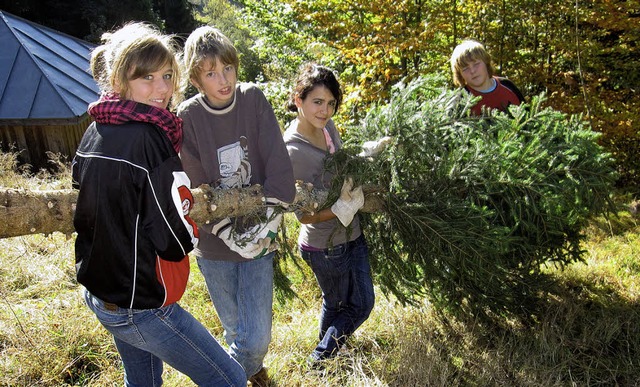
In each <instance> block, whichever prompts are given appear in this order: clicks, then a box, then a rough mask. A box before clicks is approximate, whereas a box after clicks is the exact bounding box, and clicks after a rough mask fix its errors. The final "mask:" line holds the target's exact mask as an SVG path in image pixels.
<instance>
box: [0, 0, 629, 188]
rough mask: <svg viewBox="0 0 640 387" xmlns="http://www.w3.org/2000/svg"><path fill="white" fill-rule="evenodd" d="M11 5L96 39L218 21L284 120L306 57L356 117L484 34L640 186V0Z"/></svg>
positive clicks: (185, 29)
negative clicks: (142, 27)
mask: <svg viewBox="0 0 640 387" xmlns="http://www.w3.org/2000/svg"><path fill="white" fill-rule="evenodd" d="M0 8H2V9H4V10H6V11H8V12H11V13H14V14H16V15H18V16H23V17H25V18H27V19H29V20H31V21H34V22H37V23H40V24H43V25H47V26H50V27H52V28H54V29H57V30H59V31H62V32H66V33H68V34H70V35H72V36H76V37H79V38H82V39H85V40H88V41H90V42H93V43H98V42H99V37H100V35H101V34H102V33H103V32H104V31H107V30H110V29H113V28H114V27H117V26H119V25H121V24H122V23H123V22H125V21H129V20H146V21H150V22H152V23H155V24H157V25H159V26H160V27H161V28H163V29H164V30H165V31H166V32H169V33H175V34H177V35H178V36H180V37H182V38H185V37H186V36H187V35H188V34H189V33H190V32H191V31H192V30H193V29H194V28H195V27H196V26H197V25H200V24H211V25H214V26H216V27H218V28H220V29H221V30H222V31H223V32H224V33H225V34H226V35H227V36H229V37H230V38H231V39H232V40H233V41H234V43H235V45H236V47H237V48H238V50H239V51H240V54H241V68H240V72H241V73H240V79H241V80H243V81H253V82H259V83H264V85H263V86H264V89H265V92H266V94H267V95H268V97H269V99H270V100H271V102H272V104H273V105H274V109H275V110H276V112H277V114H278V117H279V119H280V120H281V124H282V125H283V126H284V124H285V123H286V121H287V120H288V118H287V116H286V112H285V110H284V107H283V105H284V100H285V99H286V97H287V90H288V87H289V86H290V82H291V78H292V77H293V76H294V74H295V73H296V71H297V69H298V67H299V66H300V65H301V64H302V63H304V62H307V61H316V62H319V63H322V64H325V65H327V66H330V67H332V68H334V69H335V70H336V71H337V72H338V73H339V74H340V79H341V82H342V83H343V86H344V89H345V94H346V101H345V105H344V106H345V108H344V109H342V111H341V112H340V117H339V118H338V119H336V122H338V123H344V124H345V125H346V124H349V123H353V122H357V121H358V120H359V119H361V118H362V116H363V115H364V114H365V113H366V111H367V108H368V107H369V106H370V105H371V104H373V103H378V102H381V101H383V100H384V99H385V98H386V97H388V95H389V91H390V89H391V87H392V86H393V85H395V84H396V83H398V82H399V81H401V80H403V81H408V80H411V79H413V78H415V77H417V76H420V75H425V74H441V75H444V76H446V77H447V79H450V69H449V64H448V59H449V57H450V55H451V52H452V50H453V48H454V47H455V46H456V45H457V44H458V43H459V42H460V41H461V40H462V39H464V38H473V39H476V40H478V41H481V42H483V43H484V44H485V45H486V47H487V49H488V50H489V52H490V53H491V55H492V56H493V60H494V62H495V64H496V69H497V72H498V74H499V75H502V76H507V77H508V78H510V79H511V80H512V81H514V82H515V83H516V85H518V87H519V88H520V89H521V90H522V91H523V93H524V94H525V96H527V99H528V100H530V98H531V97H532V96H534V95H538V94H539V93H542V92H544V93H546V95H547V98H548V100H547V104H548V105H549V106H551V107H553V108H554V109H557V110H559V111H562V112H565V113H569V114H574V113H582V114H584V118H585V119H586V120H588V121H589V122H590V123H591V125H592V127H593V128H594V129H595V130H597V131H599V132H602V133H603V136H602V138H601V143H602V145H604V146H605V147H606V148H607V149H608V150H609V151H610V152H611V153H612V154H613V156H614V157H615V159H616V161H617V165H618V170H619V172H620V178H619V180H618V184H619V185H620V186H622V187H626V188H629V189H631V190H632V191H633V192H634V193H637V192H638V188H637V186H638V185H637V183H636V182H637V181H638V178H639V177H640V176H639V175H640V157H638V154H639V153H640V134H639V133H638V121H639V118H640V102H639V100H638V98H637V96H638V88H639V87H640V71H639V68H638V67H639V63H640V49H639V48H638V42H640V2H639V1H637V0H630V1H622V0H591V1H577V0H576V1H575V2H567V1H561V0H550V1H546V0H545V1H543V0H490V1H479V0H468V1H467V0H449V1H442V0H400V1H397V0H379V1H374V2H372V1H361V0H350V1H340V0H313V1H311V0H237V1H233V0H232V1H227V0H190V1H187V0H142V1H140V0H121V1H117V2H112V1H82V0H2V2H1V3H0Z"/></svg>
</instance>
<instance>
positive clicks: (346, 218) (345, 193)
mask: <svg viewBox="0 0 640 387" xmlns="http://www.w3.org/2000/svg"><path fill="white" fill-rule="evenodd" d="M363 205H364V193H363V192H362V186H358V187H356V188H353V179H351V178H348V179H345V180H344V183H342V190H341V191H340V197H339V198H338V200H336V202H335V203H333V205H332V206H331V212H333V213H334V214H335V215H336V216H337V217H338V219H339V220H340V223H342V224H343V225H344V226H345V227H347V226H348V225H349V224H351V221H352V220H353V217H354V216H355V214H356V212H358V210H359V209H361V208H362V206H363Z"/></svg>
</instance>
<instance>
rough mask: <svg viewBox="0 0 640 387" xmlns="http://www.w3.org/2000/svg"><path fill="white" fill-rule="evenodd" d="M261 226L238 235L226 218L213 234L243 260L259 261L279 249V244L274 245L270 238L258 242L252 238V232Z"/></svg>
mask: <svg viewBox="0 0 640 387" xmlns="http://www.w3.org/2000/svg"><path fill="white" fill-rule="evenodd" d="M259 226H260V224H257V225H255V226H254V227H253V228H252V229H251V230H250V231H247V232H245V233H243V234H241V235H236V234H235V233H234V232H233V223H232V222H231V219H229V218H224V219H223V220H221V221H220V222H218V223H217V224H215V225H214V226H213V229H211V233H212V234H213V235H215V236H217V237H218V238H220V239H222V241H223V242H224V243H225V244H226V245H227V246H228V247H229V249H231V251H234V252H236V253H238V254H240V256H242V257H243V258H246V259H258V258H261V257H262V256H264V255H266V254H268V253H270V252H272V251H274V250H276V249H277V248H278V244H277V243H275V242H274V243H272V240H271V239H270V238H262V239H260V240H258V239H257V238H253V237H252V234H251V231H253V232H256V231H259V230H258V227H259Z"/></svg>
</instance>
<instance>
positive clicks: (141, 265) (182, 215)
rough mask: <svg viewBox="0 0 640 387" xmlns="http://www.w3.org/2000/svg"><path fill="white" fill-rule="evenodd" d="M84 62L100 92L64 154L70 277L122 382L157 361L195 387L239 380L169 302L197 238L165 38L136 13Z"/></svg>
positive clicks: (176, 87)
mask: <svg viewBox="0 0 640 387" xmlns="http://www.w3.org/2000/svg"><path fill="white" fill-rule="evenodd" d="M103 41H104V44H102V45H101V46H99V47H97V48H96V49H95V50H94V51H93V53H92V57H91V70H92V73H93V76H94V78H95V79H96V81H97V82H98V83H99V85H100V86H101V88H102V90H103V94H102V97H101V98H100V100H99V101H97V102H94V103H92V104H91V105H90V106H89V114H91V116H92V117H93V118H94V120H95V122H93V123H92V124H91V125H90V126H89V128H88V129H87V131H86V132H85V134H84V136H83V138H82V141H81V143H80V145H79V147H78V150H77V152H76V156H75V158H74V160H73V165H72V171H73V182H74V186H75V187H76V188H77V189H79V193H78V201H77V208H76V213H75V216H74V225H75V228H76V231H77V233H78V236H77V239H76V270H77V279H78V282H80V283H81V284H82V285H84V287H85V300H86V302H87V305H88V306H89V308H90V309H91V310H92V311H93V312H94V313H95V315H96V317H97V318H98V320H99V321H100V323H102V325H103V326H104V327H105V328H106V329H107V330H108V331H109V332H110V333H111V334H112V335H113V337H114V340H115V344H116V347H117V349H118V352H119V354H120V356H121V358H122V363H123V365H124V373H125V375H124V379H125V385H126V386H133V385H135V386H159V385H161V384H162V368H163V363H164V362H166V363H167V364H170V365H171V366H172V367H173V368H175V369H177V370H178V371H180V372H183V373H184V374H186V375H188V376H189V377H190V378H191V379H192V380H193V381H194V382H195V383H196V384H198V385H199V386H246V376H245V373H244V370H243V368H242V366H240V364H238V363H237V362H236V361H235V360H234V359H233V358H232V357H231V356H230V355H229V354H227V352H226V351H225V350H224V349H223V348H222V346H220V344H219V343H218V342H217V341H216V339H215V338H214V337H213V336H212V335H211V334H210V333H209V332H208V331H207V329H206V328H205V327H204V326H203V325H202V324H201V323H200V322H198V321H197V320H196V319H195V318H194V317H193V316H192V315H191V314H189V313H188V312H187V311H185V310H184V309H182V308H181V307H180V305H178V303H177V302H178V301H179V300H180V298H181V297H182V294H183V293H184V290H185V288H186V284H187V279H188V277H189V257H188V255H187V254H188V253H189V252H190V251H191V250H192V249H193V248H194V247H195V246H196V245H197V243H198V241H199V235H198V229H197V227H196V225H195V223H194V222H193V221H192V220H191V219H190V218H189V210H190V209H191V207H192V204H193V197H192V196H191V192H190V191H189V188H188V187H189V186H190V181H189V178H188V177H187V175H186V174H185V173H184V171H183V169H182V165H181V163H180V159H179V158H178V152H179V150H180V146H181V142H182V120H180V119H179V118H178V117H177V116H176V115H175V114H174V113H172V112H170V111H169V110H168V109H167V107H168V106H169V102H170V101H171V102H173V103H174V104H176V103H177V102H179V97H180V93H174V92H178V91H180V89H181V87H180V86H181V74H180V68H179V66H178V59H177V56H176V50H175V48H174V45H173V43H172V39H171V37H169V36H165V35H162V34H160V33H159V32H158V31H157V30H156V29H155V28H152V27H151V26H149V25H146V24H142V23H133V24H129V25H126V26H124V27H123V28H121V29H119V30H118V31H115V32H114V33H110V34H105V35H104V36H103Z"/></svg>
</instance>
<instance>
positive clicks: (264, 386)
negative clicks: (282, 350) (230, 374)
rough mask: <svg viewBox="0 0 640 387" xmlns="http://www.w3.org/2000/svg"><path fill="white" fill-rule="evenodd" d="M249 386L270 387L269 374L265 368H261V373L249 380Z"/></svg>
mask: <svg viewBox="0 0 640 387" xmlns="http://www.w3.org/2000/svg"><path fill="white" fill-rule="evenodd" d="M249 385H250V386H251V387H269V374H267V369H266V368H265V367H262V368H260V371H258V372H256V374H255V375H253V376H252V377H250V378H249Z"/></svg>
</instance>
